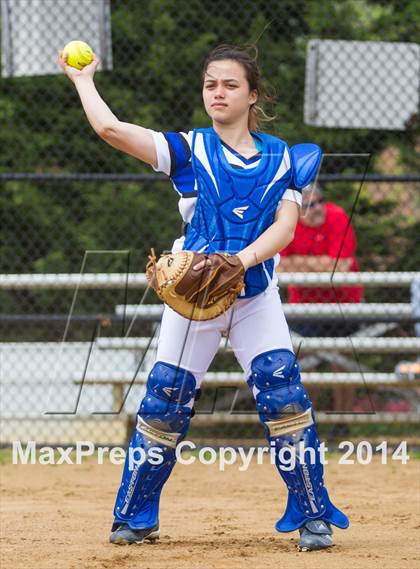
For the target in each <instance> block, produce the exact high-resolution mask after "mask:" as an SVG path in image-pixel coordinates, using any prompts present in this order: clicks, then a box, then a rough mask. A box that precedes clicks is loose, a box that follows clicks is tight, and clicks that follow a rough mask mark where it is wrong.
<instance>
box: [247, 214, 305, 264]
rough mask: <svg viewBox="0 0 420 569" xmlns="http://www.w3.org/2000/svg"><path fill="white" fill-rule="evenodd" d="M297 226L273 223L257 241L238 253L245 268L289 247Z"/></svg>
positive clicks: (278, 222)
mask: <svg viewBox="0 0 420 569" xmlns="http://www.w3.org/2000/svg"><path fill="white" fill-rule="evenodd" d="M295 227H296V224H294V223H290V224H287V223H286V224H285V223H281V222H280V221H276V222H275V223H273V225H271V226H270V227H269V228H268V229H266V231H264V233H263V234H262V235H260V237H258V239H256V241H254V242H253V243H251V245H248V247H246V248H245V249H243V250H242V251H241V252H240V253H238V257H239V258H240V259H241V261H242V264H243V265H244V267H245V269H249V268H250V267H253V266H254V265H258V263H262V262H263V261H266V260H267V259H271V258H272V257H274V255H276V254H277V253H278V251H280V250H281V249H284V248H285V247H287V245H289V243H290V242H291V241H293V237H294V232H295Z"/></svg>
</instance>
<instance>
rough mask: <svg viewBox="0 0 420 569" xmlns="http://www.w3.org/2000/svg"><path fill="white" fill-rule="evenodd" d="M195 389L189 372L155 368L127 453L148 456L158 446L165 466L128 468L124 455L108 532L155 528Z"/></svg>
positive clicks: (163, 366)
mask: <svg viewBox="0 0 420 569" xmlns="http://www.w3.org/2000/svg"><path fill="white" fill-rule="evenodd" d="M195 386H196V381H195V378H194V376H193V375H192V373H190V372H189V371H186V370H183V369H181V368H178V367H176V366H173V365H171V364H167V363H164V362H157V363H156V364H155V365H154V367H153V369H152V371H151V372H150V375H149V379H148V381H147V390H146V395H145V396H144V398H143V400H142V402H141V404H140V408H139V410H138V412H137V426H136V429H135V431H134V433H133V436H132V439H131V442H130V446H129V449H128V453H129V452H130V449H143V450H144V452H145V453H146V454H147V453H148V451H149V450H150V449H151V448H152V447H155V448H157V447H159V449H160V456H161V457H162V458H163V462H161V463H160V464H152V463H151V462H150V461H149V460H146V461H144V462H142V463H141V464H137V465H135V466H134V468H133V469H131V470H130V464H129V454H128V453H127V457H126V461H125V466H124V472H123V477H122V482H121V486H120V489H119V491H118V495H117V499H116V503H115V508H114V516H115V521H114V525H113V527H112V531H114V530H115V529H116V528H117V527H118V525H119V524H122V523H126V524H128V525H129V526H130V527H131V528H132V529H143V528H150V527H155V526H157V525H158V517H159V499H160V493H161V491H162V488H163V485H164V484H165V482H166V480H167V479H168V478H169V475H170V473H171V472H172V469H173V467H174V465H175V462H176V458H175V449H176V445H177V443H178V442H179V441H180V440H181V439H182V438H183V437H184V436H185V434H186V432H187V430H188V426H189V423H190V419H191V403H192V402H193V401H194V397H195V392H196V388H195ZM131 452H133V450H132V451H131ZM138 453H139V451H137V454H136V458H138Z"/></svg>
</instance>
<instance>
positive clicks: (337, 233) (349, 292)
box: [280, 202, 363, 303]
mask: <svg viewBox="0 0 420 569" xmlns="http://www.w3.org/2000/svg"><path fill="white" fill-rule="evenodd" d="M325 208H326V216H325V221H324V223H323V224H322V225H320V226H319V227H309V226H307V225H303V224H302V223H298V224H297V226H296V231H295V238H294V240H293V241H292V243H290V244H289V245H288V246H287V247H286V248H285V249H283V251H281V256H284V257H288V256H290V255H328V256H329V257H332V258H333V259H336V258H337V257H338V254H339V253H340V248H341V243H342V241H343V237H344V233H345V231H346V227H347V224H348V221H349V218H348V216H347V214H346V212H345V211H344V210H343V209H342V208H341V207H339V206H338V205H335V204H334V203H331V202H326V203H325ZM356 246H357V243H356V236H355V234H354V231H353V228H352V226H351V225H350V227H349V228H348V230H347V234H346V238H345V241H344V245H343V248H342V249H341V253H340V259H352V263H351V266H350V271H358V270H359V265H358V263H357V260H356V257H355V254H356ZM280 267H281V264H280ZM334 288H335V290H333V289H332V288H330V287H295V286H289V289H288V291H289V295H288V296H289V298H288V300H289V302H291V303H297V302H360V301H361V300H362V298H363V287H362V286H359V285H357V286H351V287H348V286H342V287H334Z"/></svg>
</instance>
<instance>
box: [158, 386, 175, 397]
mask: <svg viewBox="0 0 420 569" xmlns="http://www.w3.org/2000/svg"><path fill="white" fill-rule="evenodd" d="M162 391H163V392H164V393H165V394H166V395H167V396H168V397H171V396H172V394H173V392H174V391H178V387H164V388H163V389H162Z"/></svg>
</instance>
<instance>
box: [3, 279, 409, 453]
mask: <svg viewBox="0 0 420 569" xmlns="http://www.w3.org/2000/svg"><path fill="white" fill-rule="evenodd" d="M279 277H280V278H279V280H280V284H281V285H282V286H283V285H286V284H289V283H291V282H293V283H295V284H306V285H307V284H312V285H317V286H331V276H330V275H328V274H325V273H296V274H280V275H279ZM419 279H420V273H414V272H411V273H336V274H335V275H334V279H333V282H334V285H339V284H350V283H351V284H359V283H362V284H364V286H365V287H369V286H375V287H378V286H386V287H399V288H400V287H405V288H407V287H409V286H412V289H413V290H414V287H413V283H418V281H419ZM146 284H147V281H146V278H145V275H144V274H133V275H131V274H130V275H128V276H127V275H123V274H84V275H74V274H71V275H63V274H61V275H0V290H1V289H3V290H22V289H25V290H48V289H60V290H65V289H67V290H68V289H71V290H73V292H74V296H73V300H74V299H75V298H76V297H77V294H78V293H79V292H80V291H81V290H93V289H110V288H112V289H116V290H118V289H120V290H121V289H124V287H128V288H135V289H141V288H144V287H145V285H146ZM73 306H74V302H73V303H72V307H73ZM113 310H114V316H116V317H118V318H120V319H124V320H125V321H126V323H127V328H126V329H127V330H128V331H129V333H128V335H127V334H126V335H124V336H123V337H98V338H96V339H95V340H94V342H93V343H91V342H69V341H66V338H64V340H65V341H64V343H62V342H60V341H57V342H49V343H45V342H44V343H43V342H26V343H25V342H3V343H2V344H1V345H0V353H1V356H2V361H3V364H4V365H3V366H2V376H1V380H2V392H3V400H4V401H7V406H8V407H7V406H6V407H5V406H4V404H3V409H2V427H5V431H3V438H6V440H5V441H3V442H10V441H9V439H11V438H13V436H14V435H17V434H18V435H19V438H21V439H22V438H23V439H24V438H25V432H27V433H28V438H31V437H30V436H29V433H31V434H32V435H34V436H35V435H36V433H37V432H38V433H39V435H40V436H39V435H38V436H37V438H38V440H43V439H42V434H41V433H42V432H46V430H45V428H44V427H45V423H46V422H48V421H49V422H56V424H58V423H57V421H60V424H61V425H64V423H65V424H66V428H67V429H68V432H69V440H71V436H70V433H73V434H75V433H77V434H78V435H79V436H83V433H84V432H86V433H88V432H90V433H96V435H94V437H95V436H96V439H95V440H98V439H100V440H102V441H104V440H105V441H106V442H114V443H119V442H121V439H122V438H124V437H125V436H126V425H127V424H128V418H129V416H131V415H132V414H133V412H134V411H135V409H136V407H137V405H138V401H139V399H140V398H141V396H142V394H143V393H144V389H145V387H144V386H145V382H146V380H147V374H148V371H149V370H150V368H151V366H152V365H153V362H154V358H155V350H156V342H157V340H156V337H157V332H158V322H159V320H160V317H161V314H162V310H163V306H162V305H160V304H140V305H121V304H119V303H116V304H115V305H114V307H113ZM284 311H285V314H286V317H287V318H288V320H289V321H292V322H300V323H302V322H305V323H312V322H316V323H319V322H323V323H335V324H336V325H337V324H338V325H339V324H340V322H346V323H349V322H350V323H357V324H359V329H358V330H357V331H356V332H355V333H353V334H352V335H350V336H348V337H328V336H327V337H324V336H322V337H321V336H320V337H310V338H308V337H305V338H304V337H302V336H300V335H299V334H296V333H293V332H292V334H291V336H292V341H293V345H294V347H295V349H296V350H298V352H299V360H300V362H301V365H302V369H303V373H302V377H303V381H304V382H305V385H306V386H307V387H308V388H309V389H310V388H311V387H332V388H337V387H354V388H358V389H363V390H366V392H373V391H374V390H378V389H402V390H412V391H413V393H415V388H416V387H417V385H418V383H417V382H416V380H417V376H416V375H414V376H413V375H412V374H411V375H409V374H404V373H402V374H401V373H396V372H395V371H394V369H392V370H390V369H373V370H372V369H369V367H368V366H364V365H363V364H360V362H359V361H358V360H359V358H358V357H355V356H356V355H357V356H358V355H360V356H361V355H363V354H377V355H382V356H383V357H385V356H386V357H387V358H389V357H392V358H393V361H395V365H394V368H395V367H396V366H397V364H398V363H399V361H400V360H401V359H403V358H407V359H409V360H415V359H416V357H418V355H419V354H420V338H419V337H418V336H415V335H413V336H410V337H407V336H403V335H401V334H400V335H392V334H393V333H395V331H397V332H398V329H399V328H398V327H399V326H400V325H401V324H407V323H408V324H410V325H411V324H416V323H417V322H419V320H420V318H419V308H418V297H417V296H416V294H412V302H411V303H408V302H406V303H378V302H372V303H363V304H341V305H339V304H299V305H292V304H287V303H285V304H284ZM74 317H75V315H74V314H73V312H72V308H71V309H70V312H69V314H68V317H67V324H69V323H70V322H71V320H72V318H74ZM103 317H104V316H103V315H102V316H101V318H103ZM137 321H144V322H145V323H148V324H149V327H150V326H152V329H154V335H153V336H143V337H133V336H132V335H131V332H130V331H131V330H132V329H133V324H134V323H135V322H137ZM67 328H68V326H66V329H67ZM220 351H221V352H229V351H230V346H229V340H228V338H222V341H221V344H220ZM31 362H32V364H31ZM319 362H322V363H323V364H324V368H325V366H328V365H332V369H333V371H331V370H330V371H317V370H316V365H317V364H318V363H319ZM202 385H203V388H212V389H216V388H220V387H225V388H235V389H239V390H241V391H242V390H246V389H247V386H246V381H245V377H244V376H243V373H242V372H241V371H232V370H226V371H217V372H214V371H213V372H209V373H208V374H207V375H206V377H205V379H204V381H203V384H202ZM46 386H48V389H49V390H51V389H53V390H54V388H55V390H54V398H53V399H54V405H55V407H56V412H55V411H54V409H53V411H54V412H52V413H51V405H50V407H49V414H45V410H44V411H43V410H42V405H41V404H40V405H32V407H31V408H32V411H31V412H29V409H27V410H23V409H22V408H21V409H20V410H19V409H17V408H15V407H13V404H12V403H11V401H12V400H13V393H15V392H19V391H20V392H21V393H23V391H22V390H24V389H29V393H31V394H32V395H33V396H34V398H35V399H36V398H38V399H39V400H40V401H41V399H42V394H44V399H45V394H46V392H47V391H46ZM98 393H99V394H100V397H99V399H100V400H101V401H102V404H98V405H93V404H92V401H94V400H95V394H96V400H98ZM69 401H70V403H68V402H69ZM72 401H77V403H78V406H77V412H76V413H75V414H74V413H73V414H72V409H73V407H72V403H71V402H72ZM10 405H12V407H10ZM54 405H52V406H53V407H54ZM73 411H74V409H73ZM416 411H417V410H416ZM317 418H318V421H319V422H326V423H332V422H391V421H399V422H402V421H404V422H415V421H417V419H418V415H417V413H416V412H400V413H389V412H385V413H384V412H375V410H372V412H366V413H348V412H343V413H340V412H335V413H331V412H318V413H317ZM257 421H258V417H257V415H256V414H250V413H240V412H235V413H227V412H220V411H217V412H215V413H210V414H209V413H204V414H201V415H200V414H198V415H197V416H196V417H195V418H194V422H195V424H196V425H218V424H227V423H239V424H243V425H247V424H249V423H255V422H257ZM13 425H14V426H13ZM85 427H86V429H85ZM43 429H44V430H43ZM50 431H52V433H53V432H54V429H52V430H51V429H50ZM99 433H101V434H99ZM51 437H52V438H54V434H52V435H51V436H50V438H51ZM82 438H83V437H82ZM61 439H62V435H61ZM46 442H48V441H46Z"/></svg>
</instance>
